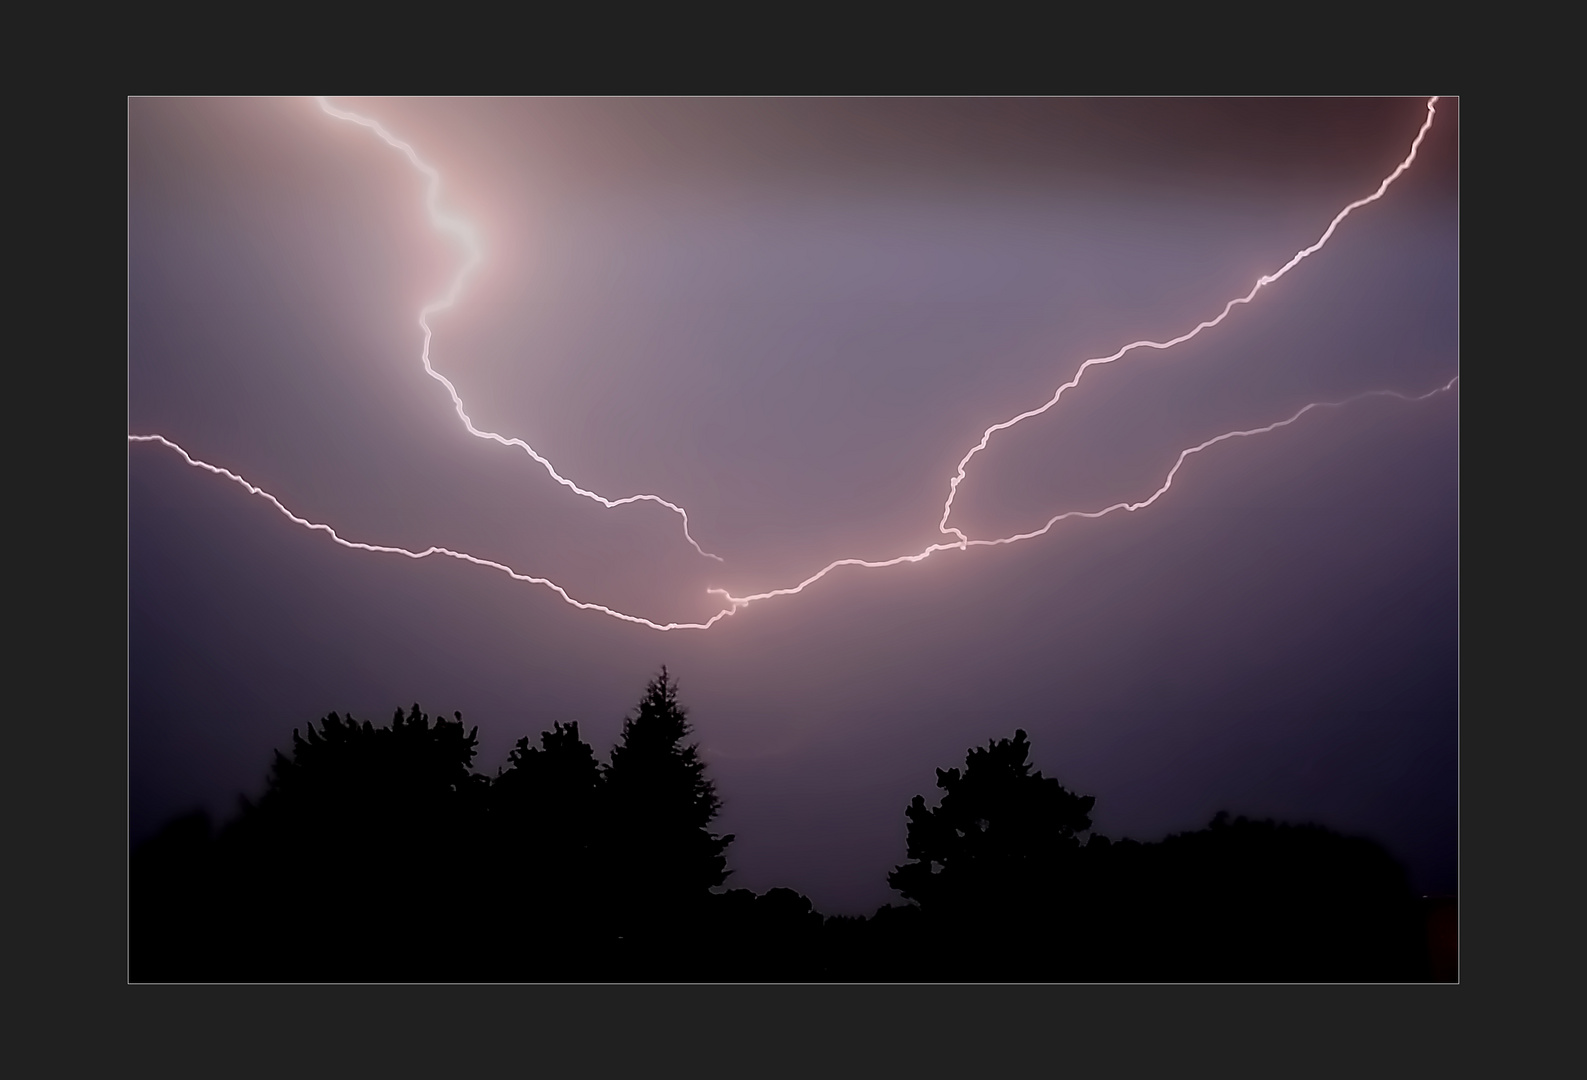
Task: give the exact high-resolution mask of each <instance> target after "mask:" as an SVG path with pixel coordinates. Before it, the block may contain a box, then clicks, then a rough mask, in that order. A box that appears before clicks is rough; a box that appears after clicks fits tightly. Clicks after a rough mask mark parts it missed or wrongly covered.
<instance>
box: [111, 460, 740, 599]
mask: <svg viewBox="0 0 1587 1080" xmlns="http://www.w3.org/2000/svg"><path fill="white" fill-rule="evenodd" d="M127 441H128V442H152V443H159V444H160V445H161V446H167V447H170V448H171V449H172V450H175V451H176V452H177V453H178V454H181V455H182V459H183V460H184V461H186V462H187V463H188V464H189V465H192V466H193V467H194V468H198V469H203V470H204V471H205V472H210V473H214V474H215V475H216V476H223V477H225V478H226V479H227V480H230V481H232V482H233V483H235V484H241V485H242V486H243V487H244V488H246V489H247V490H248V493H249V494H250V495H257V496H259V497H260V498H261V499H264V500H265V501H266V502H268V503H270V505H272V506H274V507H275V508H276V509H277V510H279V511H281V513H282V514H284V515H285V516H286V518H287V519H288V520H289V521H292V522H294V523H295V524H298V525H301V526H303V527H304V528H305V529H312V530H314V531H316V532H322V533H324V534H325V535H327V536H329V537H330V538H331V539H332V540H334V541H335V542H336V543H338V544H340V545H341V546H342V547H344V548H351V549H353V550H354V551H373V552H378V553H380V554H383V555H404V556H406V557H408V558H410V559H427V558H429V557H430V556H431V555H444V556H446V557H447V558H449V559H457V560H459V561H461V562H466V563H473V564H474V565H475V566H484V567H489V568H490V569H492V570H499V571H501V572H502V573H504V574H506V575H507V576H508V577H510V578H512V579H513V580H514V581H522V582H524V583H526V584H529V585H544V586H545V587H546V588H548V589H550V590H551V591H552V592H554V593H556V594H557V595H558V596H560V597H561V598H562V599H563V600H564V601H565V602H566V603H568V604H571V605H572V606H573V607H576V608H578V609H580V610H581V611H599V612H600V613H601V614H603V615H610V616H611V617H612V618H614V619H621V620H623V621H624V622H631V623H638V624H639V625H640V626H648V627H650V628H651V629H652V630H708V629H710V628H711V627H712V626H714V625H715V624H716V623H717V622H718V621H719V620H721V619H725V618H726V617H727V616H729V615H731V614H733V611H734V609H733V608H727V609H725V610H722V611H719V612H717V613H716V614H715V615H713V616H711V618H709V619H707V620H706V621H705V622H703V623H678V622H672V623H658V622H652V621H651V620H650V619H645V618H641V617H640V616H638V615H629V614H627V613H626V612H622V611H618V610H616V609H615V608H609V607H607V606H605V605H604V604H591V603H587V602H585V601H583V600H575V599H574V598H573V597H571V596H569V595H568V592H567V590H566V589H564V588H563V587H562V586H560V585H558V584H557V583H556V582H554V581H552V580H550V579H549V578H542V577H535V576H533V575H532V574H520V573H519V572H518V571H516V570H514V569H513V568H512V567H510V566H508V565H506V564H505V563H499V562H496V561H495V560H493V559H481V558H479V557H478V556H477V555H470V554H468V553H467V552H463V551H453V550H452V549H451V548H444V547H427V548H425V549H424V550H423V551H410V550H409V549H407V548H403V547H392V546H390V545H388V544H365V543H362V542H360V541H357V540H344V539H343V538H342V537H341V536H339V535H338V534H337V532H336V530H335V529H333V528H331V527H330V526H329V525H323V524H320V523H319V522H316V521H310V520H309V519H308V518H305V517H299V516H298V515H297V514H294V513H293V512H292V511H290V510H288V509H287V508H286V507H285V506H283V505H282V504H281V500H280V499H278V498H276V497H275V496H274V495H272V494H270V493H269V492H268V491H266V490H265V489H264V488H262V487H259V486H258V485H257V484H251V483H249V482H248V481H247V480H244V479H243V478H242V477H240V476H238V475H237V474H236V473H234V472H232V471H231V470H230V469H223V468H221V467H220V466H219V465H211V464H210V463H209V462H207V461H200V460H199V459H198V458H196V457H194V456H193V455H192V454H189V453H188V452H187V451H186V450H184V449H182V448H181V447H180V446H178V445H177V444H176V443H174V442H172V441H171V440H170V439H167V438H166V437H165V436H163V435H128V436H127Z"/></svg>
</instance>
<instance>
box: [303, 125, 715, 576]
mask: <svg viewBox="0 0 1587 1080" xmlns="http://www.w3.org/2000/svg"><path fill="white" fill-rule="evenodd" d="M314 100H315V101H316V102H318V103H319V106H320V108H321V109H322V110H324V112H325V113H326V114H327V115H328V116H332V117H335V118H336V119H338V120H346V121H348V122H350V123H354V124H358V125H359V126H360V127H366V128H368V129H369V130H370V131H373V132H374V133H375V134H376V135H378V136H380V138H381V140H382V141H383V142H385V143H386V145H387V146H390V147H392V148H393V149H395V150H400V151H401V152H402V154H403V156H405V157H406V158H407V159H408V162H409V164H411V165H412V166H413V167H414V168H415V169H417V170H419V172H420V173H422V174H424V177H425V179H426V180H428V181H429V186H428V188H427V190H426V192H425V197H424V204H425V208H426V209H427V210H428V211H429V214H430V224H431V225H433V226H434V227H435V228H436V229H438V230H440V231H441V232H443V233H446V234H448V235H450V236H452V237H455V238H456V239H457V241H458V242H459V243H461V244H462V245H463V248H464V250H465V251H467V252H468V258H467V260H466V261H465V262H464V263H463V266H462V267H461V268H460V269H459V270H458V272H457V274H456V275H455V276H454V277H453V278H452V284H451V287H450V288H448V289H447V291H446V295H445V296H443V297H441V298H440V299H439V300H434V301H431V302H430V303H428V304H426V305H425V306H424V307H423V308H422V309H421V310H420V311H419V327H420V328H421V329H422V330H423V331H424V345H423V347H422V348H421V350H420V354H419V359H420V360H422V361H423V363H424V370H425V373H426V374H428V375H429V376H430V378H432V379H434V380H436V381H437V382H439V383H440V384H441V385H442V386H444V387H446V392H447V393H448V394H450V395H451V396H452V407H453V408H455V409H456V410H457V415H458V418H459V419H461V420H462V421H463V426H464V427H465V428H467V429H468V433H469V434H470V435H473V436H475V437H476V438H480V439H489V440H490V441H491V442H495V443H500V444H501V445H502V446H516V447H518V448H519V449H520V450H522V451H523V452H524V453H526V454H528V455H529V456H530V457H531V458H533V459H534V460H535V461H536V462H537V463H539V465H540V466H541V467H542V468H544V469H545V471H546V472H547V473H548V474H549V475H550V476H551V479H553V480H555V481H556V482H557V483H559V484H561V485H562V486H563V487H565V488H567V489H568V490H569V491H572V492H574V493H576V494H578V495H582V496H584V497H585V498H586V499H591V500H593V501H595V502H598V503H600V504H601V505H602V506H604V507H606V508H607V509H613V508H616V507H619V506H625V505H627V504H629V503H637V502H653V503H657V504H659V505H661V506H665V507H666V508H667V509H668V510H671V511H672V512H673V513H675V514H677V515H678V516H679V517H680V518H682V519H683V536H684V539H686V540H688V541H689V543H690V544H692V545H693V546H694V550H696V551H698V552H699V553H700V554H701V555H704V556H705V557H706V558H708V559H715V560H716V561H717V562H721V561H722V557H721V556H720V555H714V554H712V553H711V552H709V551H706V550H705V549H704V548H703V547H701V546H700V544H699V542H698V541H696V540H695V538H694V535H693V533H691V532H690V531H689V514H688V511H686V510H684V508H683V507H681V506H679V505H677V504H676V503H672V502H668V501H667V500H666V499H663V498H662V497H661V496H660V495H629V496H626V497H625V498H621V499H608V498H607V497H606V496H604V495H599V494H597V493H595V492H593V491H588V490H586V489H584V488H581V487H579V485H577V484H575V483H574V482H573V481H572V480H569V479H568V478H567V477H565V476H563V475H562V474H561V473H559V472H557V470H556V467H555V466H553V465H552V464H551V462H550V461H549V460H548V459H547V458H546V457H545V456H544V455H543V454H541V453H540V452H539V451H537V450H536V449H535V448H534V447H532V446H530V445H529V444H528V443H526V442H524V441H523V440H522V439H518V438H508V437H507V436H505V435H498V434H497V433H496V432H494V431H483V430H481V429H479V428H477V427H475V426H474V421H473V420H471V419H470V418H469V415H468V413H467V411H465V410H464V408H463V399H462V397H460V396H459V395H458V392H457V387H456V386H454V385H452V380H450V379H448V378H447V377H446V376H445V375H442V374H441V373H440V372H438V371H436V370H435V367H434V366H433V365H432V364H431V363H430V339H431V337H432V336H433V334H434V332H433V331H432V330H431V329H430V316H431V315H433V314H435V313H436V312H438V311H444V310H446V309H447V308H449V307H451V306H452V305H454V304H455V303H457V298H458V296H459V295H461V293H462V291H463V282H464V281H465V280H466V279H467V278H468V275H469V274H470V273H472V272H473V270H474V268H475V267H477V266H478V265H479V264H480V261H481V260H482V259H483V257H484V256H483V253H482V251H481V248H480V244H479V240H478V238H477V237H476V236H475V235H474V229H473V227H472V226H471V225H469V224H468V222H466V221H464V220H462V219H461V218H457V217H453V216H450V215H448V214H445V213H443V212H442V210H441V205H440V200H441V174H440V173H439V172H437V171H436V169H435V168H434V166H432V165H429V164H428V163H426V162H425V161H424V160H423V159H422V158H420V157H419V154H418V151H416V150H414V148H413V147H412V146H411V145H410V144H408V143H406V142H404V141H403V140H401V139H399V138H397V137H396V136H395V135H393V134H392V133H391V132H389V131H387V130H386V129H385V127H384V126H382V125H381V123H380V122H379V121H378V120H371V119H370V118H369V117H367V116H360V115H359V114H358V113H355V112H348V111H347V110H346V109H338V108H337V107H336V106H334V105H332V104H331V103H330V102H329V101H326V100H325V99H324V98H323V97H317V98H315V99H314Z"/></svg>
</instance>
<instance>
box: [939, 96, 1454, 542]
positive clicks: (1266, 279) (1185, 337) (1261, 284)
mask: <svg viewBox="0 0 1587 1080" xmlns="http://www.w3.org/2000/svg"><path fill="white" fill-rule="evenodd" d="M1437 106H1438V98H1436V97H1432V98H1429V99H1428V100H1427V118H1426V119H1425V120H1423V121H1422V127H1421V130H1420V131H1418V132H1417V133H1416V138H1414V139H1412V140H1411V149H1410V151H1409V152H1408V153H1407V154H1406V155H1405V160H1404V161H1401V162H1400V163H1399V165H1397V166H1395V168H1394V171H1393V172H1391V173H1389V175H1388V176H1385V177H1384V178H1383V182H1382V183H1380V184H1379V185H1378V189H1377V190H1376V191H1374V192H1373V193H1372V194H1370V195H1368V196H1366V197H1365V198H1363V199H1357V200H1356V201H1355V202H1353V203H1351V204H1350V205H1349V206H1347V207H1345V208H1344V209H1343V210H1341V211H1339V212H1338V213H1337V214H1335V215H1334V218H1333V220H1332V221H1330V222H1329V223H1328V227H1327V228H1326V229H1324V230H1323V234H1322V235H1321V236H1320V237H1318V238H1317V240H1316V242H1315V243H1313V244H1312V245H1311V246H1309V247H1304V248H1301V249H1300V250H1299V251H1297V252H1296V253H1295V254H1294V255H1292V256H1290V260H1289V262H1287V263H1285V264H1284V265H1283V266H1281V267H1279V268H1278V269H1277V270H1275V271H1274V272H1273V273H1271V274H1264V275H1263V276H1261V277H1259V278H1257V279H1256V284H1255V285H1252V286H1251V291H1250V292H1248V293H1246V294H1245V295H1244V296H1237V297H1235V298H1234V299H1233V300H1230V301H1229V302H1228V303H1227V304H1224V305H1223V310H1222V311H1220V312H1218V314H1217V315H1215V316H1214V317H1212V318H1210V319H1207V320H1206V321H1205V322H1200V323H1197V324H1196V326H1195V328H1194V329H1192V330H1188V331H1186V332H1185V333H1183V334H1180V335H1179V336H1178V337H1174V338H1169V339H1168V340H1167V341H1132V342H1130V343H1129V344H1128V345H1125V346H1124V347H1123V348H1121V349H1119V350H1118V351H1117V352H1113V353H1109V354H1108V355H1107V356H1096V357H1092V358H1091V359H1089V360H1087V361H1085V362H1084V363H1083V364H1081V365H1080V367H1079V369H1078V370H1076V371H1075V374H1074V378H1072V379H1070V380H1069V381H1068V382H1066V383H1064V384H1063V385H1062V386H1060V387H1059V388H1058V389H1057V390H1055V391H1053V395H1052V397H1050V398H1048V399H1047V402H1046V404H1044V405H1040V406H1038V407H1036V408H1034V409H1029V410H1027V411H1025V412H1022V413H1020V414H1019V415H1018V416H1011V417H1009V418H1008V419H1007V420H1004V421H1003V422H1001V423H998V424H993V425H992V426H991V427H989V428H987V429H986V430H985V431H984V432H982V433H981V441H980V442H978V443H976V444H975V445H974V446H972V447H970V449H969V451H968V452H967V453H966V454H965V455H964V457H962V458H960V459H959V467H958V469H957V470H956V471H955V472H954V475H953V477H952V478H951V479H950V480H949V481H948V498H947V501H946V502H944V503H943V504H942V519H941V520H940V521H939V522H937V530H938V531H939V532H941V533H944V534H947V535H952V536H957V537H958V538H959V540H960V541H961V542H967V541H968V540H969V537H967V536H965V535H964V533H963V532H961V531H960V530H958V529H956V528H954V527H952V526H951V525H949V524H948V518H949V516H950V515H951V514H952V513H953V500H954V497H955V496H956V495H958V494H959V485H960V484H962V483H964V478H965V470H966V469H968V468H969V466H970V459H971V458H973V457H975V455H977V454H979V453H980V452H981V451H982V450H985V449H986V448H987V446H988V444H990V443H991V441H992V436H993V435H996V434H997V433H998V432H1000V431H1007V430H1008V429H1009V428H1011V427H1014V426H1015V425H1017V424H1022V423H1024V422H1025V421H1026V420H1030V419H1032V418H1033V417H1037V416H1040V415H1042V414H1043V413H1045V412H1047V411H1048V410H1049V409H1051V408H1052V407H1053V406H1055V405H1057V404H1058V402H1059V401H1060V400H1061V399H1062V398H1063V396H1064V394H1066V393H1067V392H1069V391H1070V390H1073V389H1074V388H1075V387H1076V386H1079V385H1080V380H1081V378H1083V377H1084V376H1085V373H1086V372H1087V371H1089V370H1090V369H1091V368H1094V367H1101V366H1102V365H1103V364H1111V363H1113V362H1114V361H1116V360H1121V359H1123V358H1124V357H1125V356H1127V355H1128V354H1130V353H1132V352H1134V351H1135V350H1136V349H1159V350H1161V349H1172V348H1173V347H1174V346H1175V345H1183V344H1184V343H1185V342H1187V341H1189V340H1191V339H1192V338H1194V337H1196V336H1197V335H1199V334H1200V333H1201V332H1202V331H1203V330H1210V329H1212V328H1213V327H1214V326H1217V325H1218V324H1219V323H1221V322H1223V320H1225V319H1227V318H1228V317H1229V312H1231V311H1233V310H1234V309H1235V308H1236V307H1239V306H1240V305H1242V304H1249V303H1250V302H1251V301H1252V300H1254V299H1256V294H1257V293H1259V292H1261V291H1262V290H1263V289H1265V288H1266V287H1267V286H1269V285H1271V284H1273V283H1274V282H1275V281H1278V280H1279V279H1280V278H1282V277H1283V276H1284V275H1285V274H1287V273H1289V272H1290V271H1291V270H1293V269H1295V267H1297V266H1299V265H1300V264H1301V262H1302V261H1303V260H1305V259H1307V258H1310V257H1311V256H1312V255H1313V254H1315V253H1316V252H1318V251H1321V250H1322V247H1323V245H1324V244H1326V243H1327V242H1328V241H1329V239H1330V238H1331V237H1332V236H1333V234H1334V230H1335V229H1337V228H1339V223H1340V222H1342V221H1344V219H1345V218H1347V217H1349V216H1350V215H1351V214H1353V213H1355V212H1356V211H1357V210H1359V209H1361V208H1362V207H1363V206H1366V205H1367V204H1369V203H1374V202H1377V201H1378V200H1379V199H1381V198H1383V195H1384V193H1385V192H1387V191H1388V190H1389V185H1390V184H1392V183H1394V181H1396V180H1398V179H1399V178H1400V176H1401V175H1402V174H1404V172H1405V170H1406V169H1409V168H1410V167H1411V163H1412V162H1413V161H1415V160H1416V152H1417V151H1418V150H1419V149H1421V145H1422V140H1423V139H1425V138H1426V137H1427V133H1428V131H1429V130H1431V129H1432V126H1433V117H1434V115H1436V113H1437Z"/></svg>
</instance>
